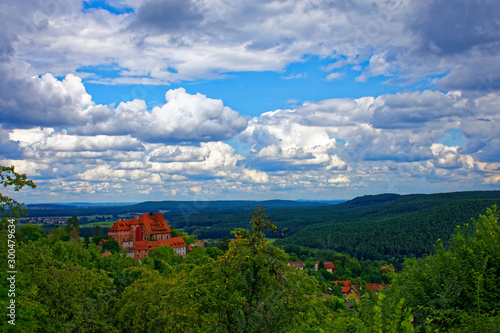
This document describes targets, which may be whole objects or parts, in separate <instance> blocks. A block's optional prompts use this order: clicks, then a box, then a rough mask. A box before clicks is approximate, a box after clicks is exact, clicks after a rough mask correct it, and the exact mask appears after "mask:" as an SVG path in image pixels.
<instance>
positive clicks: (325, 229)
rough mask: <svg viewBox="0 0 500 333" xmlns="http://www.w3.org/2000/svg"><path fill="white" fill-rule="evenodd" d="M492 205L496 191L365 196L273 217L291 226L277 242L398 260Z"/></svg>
mask: <svg viewBox="0 0 500 333" xmlns="http://www.w3.org/2000/svg"><path fill="white" fill-rule="evenodd" d="M494 204H496V205H500V191H487V192H455V193H439V194H414V195H397V194H381V195H368V196H363V197H359V198H355V199H353V200H350V201H348V202H345V203H343V204H338V205H333V206H328V207H317V208H314V209H297V210H296V211H295V213H294V215H293V217H292V216H290V215H280V218H279V220H277V221H276V222H277V224H278V225H279V226H280V227H283V226H285V225H286V226H288V228H289V229H290V233H289V234H288V236H287V237H286V238H285V239H283V240H282V241H281V244H295V245H303V246H308V247H315V248H324V249H331V250H335V251H338V252H342V253H346V254H350V255H352V256H355V257H357V258H360V259H389V258H392V257H394V258H398V259H402V258H403V257H412V256H416V257H421V256H423V255H424V254H428V253H433V246H434V244H436V241H437V239H442V240H443V243H444V245H445V246H446V244H447V241H448V240H449V239H450V236H451V235H452V234H453V232H454V230H455V228H456V227H457V226H462V225H464V224H466V223H469V222H470V217H471V216H478V215H479V214H480V213H481V212H482V211H484V210H485V208H486V207H491V206H492V205H494ZM269 213H270V215H271V214H273V213H274V211H273V212H271V211H270V212H269Z"/></svg>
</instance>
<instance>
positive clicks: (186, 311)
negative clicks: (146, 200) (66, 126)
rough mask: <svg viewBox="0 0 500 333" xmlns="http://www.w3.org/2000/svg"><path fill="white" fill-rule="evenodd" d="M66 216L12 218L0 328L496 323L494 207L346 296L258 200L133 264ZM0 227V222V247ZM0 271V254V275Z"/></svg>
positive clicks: (486, 328) (499, 246) (477, 326)
mask: <svg viewBox="0 0 500 333" xmlns="http://www.w3.org/2000/svg"><path fill="white" fill-rule="evenodd" d="M74 222H75V221H72V222H71V224H68V225H69V227H68V228H57V229H55V230H54V231H53V232H52V233H50V234H49V235H45V233H44V232H43V230H42V229H41V228H39V227H37V226H24V227H21V228H19V229H18V231H17V235H18V241H19V242H18V245H17V248H16V250H17V252H16V253H17V270H18V272H19V274H17V280H16V292H17V295H16V305H17V307H16V310H17V312H16V315H17V320H16V325H15V326H12V325H9V324H8V323H7V321H6V320H4V321H3V322H2V326H3V329H5V330H8V331H12V332H28V331H29V332H165V331H173V332H414V331H422V332H424V331H425V332H441V331H451V332H471V331H474V332H492V331H495V330H498V329H499V328H500V316H499V315H498V313H497V311H498V308H499V306H500V295H499V292H498V286H499V283H500V241H499V236H500V226H499V224H498V212H497V211H496V207H494V208H493V209H489V210H488V212H487V215H482V216H480V217H479V218H478V219H477V222H474V224H473V226H471V229H470V230H468V229H466V230H464V231H462V229H457V230H456V232H455V234H454V236H453V237H452V238H451V240H450V241H449V245H448V248H447V249H445V248H444V247H443V246H442V244H441V242H438V243H437V244H436V247H437V252H436V253H435V254H434V255H431V256H427V257H425V258H423V259H408V260H406V261H405V263H404V267H403V269H402V270H401V271H399V272H396V273H394V274H393V275H392V276H385V275H384V277H383V278H384V279H391V280H392V283H393V285H392V286H391V287H389V288H388V289H387V290H386V291H384V292H383V293H379V294H374V293H366V294H365V295H363V296H362V297H361V299H360V301H359V302H358V303H357V304H355V305H354V306H352V307H348V306H347V305H346V303H345V301H344V299H343V297H342V296H341V295H339V294H337V293H333V294H331V295H330V294H327V293H325V290H324V287H325V283H326V282H327V279H326V278H325V275H326V274H325V273H321V272H318V273H315V274H308V271H301V270H298V269H295V268H292V267H289V266H287V262H288V261H289V260H290V255H288V254H287V253H285V251H284V250H283V249H281V248H279V247H277V246H273V245H271V244H270V243H269V242H268V241H267V240H266V238H265V237H264V236H265V235H264V231H268V232H273V233H279V231H278V229H277V227H276V226H275V225H274V224H273V223H271V222H270V221H269V219H268V217H267V216H266V215H265V212H264V210H263V209H257V210H254V211H253V217H252V219H251V225H250V227H251V229H250V230H246V229H236V230H234V232H233V235H234V237H235V239H233V240H230V241H227V240H226V242H224V241H222V242H220V247H212V248H204V247H195V249H194V251H192V252H191V253H190V254H189V255H188V256H187V258H186V259H182V258H180V257H176V256H174V253H173V250H172V249H171V248H170V247H158V248H157V249H155V250H152V251H151V254H150V258H147V259H144V260H143V261H142V263H139V262H138V261H136V260H135V259H132V258H128V257H125V256H124V255H123V254H122V253H120V252H119V251H116V252H115V254H113V255H111V256H102V255H101V251H100V250H99V249H98V247H97V246H96V245H95V244H94V243H93V242H92V241H91V240H86V241H81V240H80V238H79V237H77V233H76V232H75V230H74V229H75V228H76V225H77V224H76V223H74ZM6 235H7V233H6V232H5V228H3V232H2V237H1V245H0V246H1V249H2V252H3V254H2V255H3V257H4V258H5V257H7V253H6V250H5V249H7V248H8V245H7V237H6ZM285 249H286V250H288V251H290V252H291V253H292V254H291V256H292V257H293V256H298V255H305V256H307V255H314V251H318V252H317V253H316V255H321V252H323V253H322V255H326V256H328V255H332V256H333V257H337V264H338V265H339V268H342V269H343V270H344V271H343V273H342V274H343V276H336V277H335V278H338V277H347V274H350V275H351V276H352V275H353V274H354V275H355V274H362V275H364V276H363V279H370V278H371V276H370V272H369V270H370V269H372V268H373V262H370V261H368V262H361V261H358V260H356V259H354V258H351V257H349V256H345V255H342V254H340V253H333V252H331V253H324V252H325V251H324V250H323V251H321V250H307V249H306V248H302V247H298V246H286V247H285ZM311 251H312V252H313V253H311ZM296 252H298V253H296ZM379 263H380V262H378V263H377V264H379ZM363 270H364V272H363ZM7 271H8V268H7V264H6V261H3V262H2V269H1V275H2V276H1V279H2V281H6V278H7V273H6V272H7ZM346 271H350V273H346ZM328 274H330V273H328ZM379 277H380V275H379ZM331 278H332V280H333V279H334V277H333V276H332V277H331ZM383 282H388V281H387V280H386V281H383ZM7 288H8V286H7V285H6V284H5V283H4V282H2V290H1V294H2V300H1V306H2V307H3V308H4V309H5V308H6V307H7V304H8V301H9V300H8V299H7V298H6V297H5V295H6V294H7Z"/></svg>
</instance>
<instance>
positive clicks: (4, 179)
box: [0, 166, 36, 229]
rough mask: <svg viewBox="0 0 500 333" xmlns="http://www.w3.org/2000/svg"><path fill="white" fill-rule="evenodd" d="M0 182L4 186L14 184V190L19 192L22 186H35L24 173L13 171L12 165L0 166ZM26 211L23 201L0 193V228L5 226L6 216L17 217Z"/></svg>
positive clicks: (23, 214) (25, 213) (24, 214)
mask: <svg viewBox="0 0 500 333" xmlns="http://www.w3.org/2000/svg"><path fill="white" fill-rule="evenodd" d="M0 184H1V185H3V186H4V187H7V186H14V191H16V192H19V191H20V190H21V189H22V188H23V187H24V186H28V187H31V188H33V189H34V188H36V185H35V183H33V181H32V180H30V179H28V178H27V176H26V175H25V174H19V173H17V172H15V171H14V166H10V167H6V166H0ZM27 214H28V212H27V211H26V209H25V208H24V203H19V202H18V201H16V200H14V199H12V198H9V197H7V196H4V195H3V194H1V193H0V217H1V220H2V224H1V225H0V229H6V228H7V223H8V222H7V218H9V217H11V218H18V217H21V216H26V215H27Z"/></svg>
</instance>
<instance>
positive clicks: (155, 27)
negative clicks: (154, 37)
mask: <svg viewBox="0 0 500 333" xmlns="http://www.w3.org/2000/svg"><path fill="white" fill-rule="evenodd" d="M202 19H203V15H202V13H201V12H200V10H199V8H198V6H197V4H196V3H195V2H194V1H190V0H189V1H186V0H149V1H144V2H143V3H142V4H141V5H140V7H139V8H137V10H136V16H135V18H134V20H133V21H132V23H131V25H130V28H131V29H146V30H149V31H152V32H154V33H172V32H178V31H180V30H186V29H189V28H193V27H196V26H197V25H198V24H199V23H200V22H201V21H202Z"/></svg>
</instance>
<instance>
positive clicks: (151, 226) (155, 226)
mask: <svg viewBox="0 0 500 333" xmlns="http://www.w3.org/2000/svg"><path fill="white" fill-rule="evenodd" d="M139 223H140V224H143V225H144V226H145V227H146V229H147V230H148V231H149V233H150V234H164V233H172V231H171V230H170V227H169V226H168V224H167V221H166V220H165V218H164V217H163V215H162V214H161V213H149V214H142V215H141V217H139Z"/></svg>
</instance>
